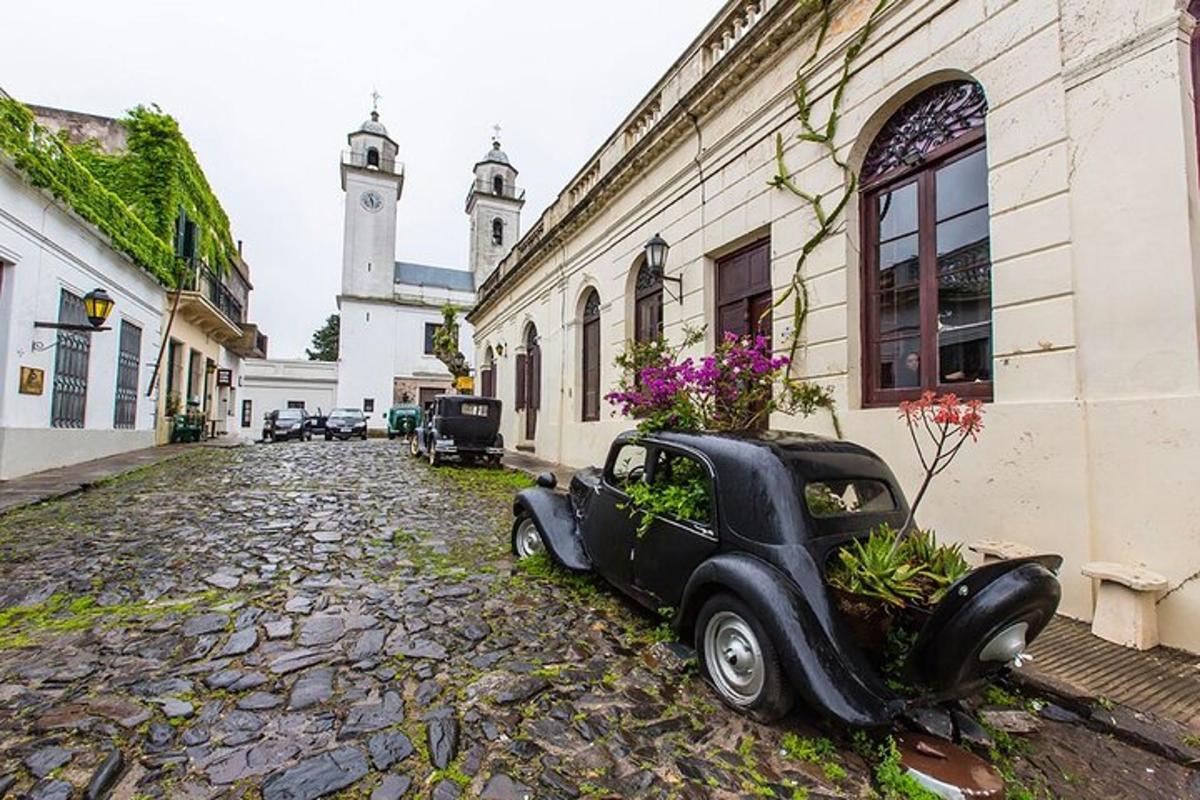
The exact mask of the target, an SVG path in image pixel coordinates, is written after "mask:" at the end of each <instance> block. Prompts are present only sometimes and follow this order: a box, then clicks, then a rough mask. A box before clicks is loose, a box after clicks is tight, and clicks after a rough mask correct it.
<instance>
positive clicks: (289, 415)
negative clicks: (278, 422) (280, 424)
mask: <svg viewBox="0 0 1200 800" xmlns="http://www.w3.org/2000/svg"><path fill="white" fill-rule="evenodd" d="M279 419H304V412H303V411H301V410H300V409H298V408H282V409H280V410H279Z"/></svg>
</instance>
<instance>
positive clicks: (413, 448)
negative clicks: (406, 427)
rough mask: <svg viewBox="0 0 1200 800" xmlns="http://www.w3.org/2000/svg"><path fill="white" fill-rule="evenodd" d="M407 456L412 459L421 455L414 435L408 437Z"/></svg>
mask: <svg viewBox="0 0 1200 800" xmlns="http://www.w3.org/2000/svg"><path fill="white" fill-rule="evenodd" d="M408 454H409V455H410V456H412V457H413V458H416V457H417V456H419V455H421V447H420V445H418V444H417V437H416V434H414V435H412V436H410V437H409V439H408Z"/></svg>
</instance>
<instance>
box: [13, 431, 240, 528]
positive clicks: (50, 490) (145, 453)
mask: <svg viewBox="0 0 1200 800" xmlns="http://www.w3.org/2000/svg"><path fill="white" fill-rule="evenodd" d="M240 444H241V441H240V440H238V439H235V438H232V437H231V438H229V439H212V440H210V441H207V442H201V443H199V444H191V445H188V444H169V445H163V446H161V447H145V448H142V449H141V450H130V451H129V452H127V453H117V454H116V455H113V456H106V457H104V458H97V459H94V460H92V461H84V462H82V463H79V464H71V465H70V466H66V467H57V468H55V469H48V470H45V471H43V472H35V473H33V474H32V475H24V476H22V477H20V478H12V479H10V480H7V481H0V514H2V513H4V512H5V511H9V510H11V509H14V508H20V507H21V506H27V505H31V504H33V503H40V502H42V501H44V500H52V499H54V498H56V497H65V496H66V495H69V494H74V493H75V492H78V491H81V490H83V489H86V488H88V487H89V486H92V485H94V484H96V483H98V482H99V481H103V480H107V479H109V478H112V477H114V476H117V475H122V474H124V473H127V472H129V471H130V470H134V469H138V468H140V467H145V466H149V465H151V464H157V463H159V462H160V461H166V460H167V459H170V458H174V457H175V456H177V455H179V454H180V453H183V452H185V451H186V450H188V449H189V448H192V447H237V446H239V445H240Z"/></svg>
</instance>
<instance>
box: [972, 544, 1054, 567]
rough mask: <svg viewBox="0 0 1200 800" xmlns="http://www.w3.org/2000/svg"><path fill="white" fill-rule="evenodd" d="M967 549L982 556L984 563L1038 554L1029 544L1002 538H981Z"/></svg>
mask: <svg viewBox="0 0 1200 800" xmlns="http://www.w3.org/2000/svg"><path fill="white" fill-rule="evenodd" d="M967 549H968V550H970V551H971V552H972V553H977V554H979V555H980V556H982V557H983V563H984V564H991V563H993V562H996V561H1007V560H1008V559H1010V558H1026V557H1028V556H1035V555H1037V551H1036V550H1034V549H1033V548H1032V547H1030V546H1029V545H1027V544H1021V543H1020V542H1006V541H1003V540H1001V539H980V540H979V541H977V542H972V543H971V544H969V545H967Z"/></svg>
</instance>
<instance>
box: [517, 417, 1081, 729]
mask: <svg viewBox="0 0 1200 800" xmlns="http://www.w3.org/2000/svg"><path fill="white" fill-rule="evenodd" d="M684 462H686V463H684ZM676 470H683V471H685V472H686V473H687V474H692V475H695V474H699V475H701V476H702V479H703V481H704V483H705V485H706V487H707V489H708V497H709V502H708V503H707V504H706V506H705V507H704V508H703V510H702V511H700V512H698V514H697V516H698V517H702V518H699V519H675V518H671V517H666V516H654V517H653V518H652V519H651V520H650V523H649V527H648V528H646V529H645V530H643V531H641V532H639V530H638V528H639V523H640V522H641V515H640V513H638V512H637V511H636V510H633V509H631V507H630V496H629V494H628V493H627V490H626V487H629V486H631V485H633V484H634V483H636V482H645V483H649V484H650V485H652V486H653V485H656V484H655V482H656V481H662V480H663V479H664V478H666V479H668V480H669V478H670V475H671V474H672V472H673V471H676ZM537 483H538V485H537V486H536V487H534V488H530V489H526V490H524V491H522V492H520V493H519V494H518V495H517V497H516V499H515V500H514V503H513V513H514V516H515V520H514V522H513V528H512V548H513V551H514V553H515V554H516V555H517V556H518V557H519V558H527V557H529V556H531V555H533V554H534V553H537V552H539V551H542V550H543V549H544V550H545V551H546V552H548V554H549V555H550V557H551V558H552V560H553V561H554V562H556V563H557V564H559V565H560V566H563V567H565V568H567V569H570V570H574V571H579V572H590V571H594V572H596V573H599V574H600V575H601V576H602V577H603V578H605V579H606V580H607V581H608V582H610V583H612V584H613V585H614V586H615V587H617V588H618V589H620V590H621V591H622V592H624V593H626V594H628V595H629V596H630V597H632V598H633V599H634V600H636V601H637V602H639V603H641V604H642V605H644V606H646V607H647V608H649V609H662V608H671V609H674V612H673V617H672V624H673V625H674V626H675V628H676V630H678V631H679V632H680V634H681V635H682V636H683V638H685V639H690V640H691V641H693V642H694V644H695V647H696V652H697V654H698V656H699V660H700V665H701V669H702V670H703V672H704V673H705V675H706V676H707V677H708V679H709V681H710V682H711V683H712V685H713V687H714V689H716V691H717V693H718V694H719V695H720V696H721V698H722V700H724V702H725V703H727V704H728V705H730V706H732V707H733V708H735V709H737V710H739V711H741V712H743V713H747V714H749V715H751V716H754V717H756V718H758V719H763V720H770V719H775V718H778V717H780V716H782V715H783V714H785V713H787V711H788V710H789V709H790V708H791V706H792V704H793V702H794V701H795V699H797V698H799V699H801V700H803V701H804V702H805V703H806V704H807V705H808V706H809V707H810V708H812V709H813V710H815V711H817V712H818V713H820V714H822V715H824V716H827V717H830V718H833V719H836V720H839V721H841V722H843V723H846V724H849V725H853V726H858V727H880V726H884V725H887V724H889V723H890V722H891V721H892V720H894V719H895V718H896V717H897V716H898V715H900V714H901V713H903V712H905V711H906V710H908V709H910V708H914V707H919V706H921V705H923V704H929V703H932V702H937V701H940V700H944V699H948V698H954V697H961V696H964V695H966V694H969V693H970V692H972V691H975V690H977V689H978V688H979V687H980V686H981V685H982V684H983V683H984V682H985V681H987V680H988V679H989V678H991V677H992V676H993V675H994V674H995V673H997V672H999V671H1001V670H1003V669H1005V668H1007V667H1009V666H1010V665H1019V664H1020V662H1021V656H1022V653H1023V651H1024V650H1025V647H1026V646H1027V645H1028V644H1029V643H1030V642H1031V641H1033V639H1034V637H1036V636H1037V635H1038V634H1039V633H1040V632H1041V630H1042V629H1043V628H1044V627H1045V626H1046V624H1047V623H1048V622H1049V621H1050V619H1051V617H1052V616H1053V615H1054V612H1055V609H1057V607H1058V602H1059V598H1060V593H1061V590H1060V587H1059V583H1058V579H1057V577H1056V575H1057V572H1058V570H1059V569H1060V568H1061V566H1062V558H1061V557H1059V556H1054V555H1045V556H1034V557H1030V558H1018V559H1010V560H1007V561H1000V562H996V563H993V564H986V565H984V566H981V567H977V568H976V569H974V570H972V571H971V572H969V573H967V575H966V576H965V577H963V578H962V579H960V580H959V581H958V582H957V583H955V584H954V585H953V586H951V587H950V589H949V590H948V592H947V593H946V595H945V599H943V600H942V601H941V602H940V603H939V604H938V605H936V606H934V607H933V608H932V609H931V611H930V613H929V614H928V616H927V617H924V618H923V619H924V622H923V627H922V628H921V630H920V633H919V634H918V637H917V639H916V641H915V644H914V645H913V647H912V650H911V651H910V654H909V658H908V663H907V665H906V674H907V675H908V676H910V680H911V683H912V685H913V686H916V687H921V689H920V692H919V693H918V694H917V696H914V697H908V696H902V695H900V694H898V693H897V692H895V691H893V690H892V689H891V688H889V686H888V685H887V683H886V682H885V681H884V679H883V677H882V676H881V674H880V670H879V669H878V668H876V667H875V666H873V665H872V663H871V661H870V660H869V659H868V657H867V656H866V654H865V653H864V651H863V649H862V648H861V647H860V645H859V640H857V639H856V638H855V636H854V633H853V629H852V627H851V626H850V625H849V624H848V623H847V619H845V618H843V617H842V612H840V611H839V610H838V608H837V606H836V605H835V603H834V600H833V598H832V595H831V592H830V590H829V588H828V586H827V585H826V583H825V569H826V567H827V565H828V564H829V563H830V559H831V558H832V557H835V555H834V554H835V553H836V552H837V551H838V550H839V548H840V547H841V546H842V545H844V544H846V543H847V542H849V541H851V540H853V539H855V538H863V537H866V536H867V535H869V533H870V531H871V530H872V529H873V528H875V527H876V526H878V525H880V524H883V523H887V524H889V525H891V526H892V527H894V528H897V529H899V528H900V527H901V526H902V525H903V524H904V521H905V519H906V515H907V513H908V504H907V502H906V500H905V499H904V494H903V493H902V492H901V490H900V487H899V486H898V485H897V483H896V479H895V477H894V476H893V475H892V471H891V470H890V469H889V468H888V466H887V465H886V464H885V463H884V462H883V461H882V459H880V458H879V457H878V456H876V455H875V454H874V453H872V452H870V451H869V450H867V449H865V448H863V447H859V446H858V445H855V444H852V443H850V442H845V441H835V440H828V439H822V438H819V437H813V436H803V435H798V434H786V435H785V434H777V433H772V432H762V433H754V434H748V435H740V436H733V435H726V434H685V433H656V434H648V435H641V434H638V433H636V432H632V431H631V432H627V433H624V434H621V435H620V436H618V437H617V438H616V440H615V441H614V442H613V444H612V447H611V449H610V451H609V455H608V459H607V461H606V463H605V465H604V467H603V468H596V467H591V468H588V469H584V470H581V471H579V472H577V473H576V474H575V476H574V477H573V478H572V480H571V486H570V491H569V492H568V493H566V494H563V493H561V492H556V491H554V486H555V479H554V476H553V475H552V474H550V473H545V474H543V475H541V476H539V477H538V481H537ZM830 492H832V493H834V494H836V495H837V496H838V497H839V498H850V500H849V501H848V502H845V503H839V504H834V503H828V502H820V501H821V499H822V498H826V497H827V496H828V495H829V493H830Z"/></svg>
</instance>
